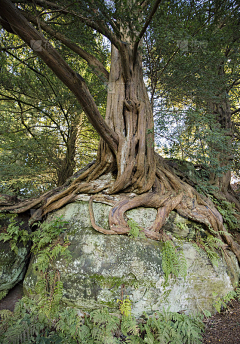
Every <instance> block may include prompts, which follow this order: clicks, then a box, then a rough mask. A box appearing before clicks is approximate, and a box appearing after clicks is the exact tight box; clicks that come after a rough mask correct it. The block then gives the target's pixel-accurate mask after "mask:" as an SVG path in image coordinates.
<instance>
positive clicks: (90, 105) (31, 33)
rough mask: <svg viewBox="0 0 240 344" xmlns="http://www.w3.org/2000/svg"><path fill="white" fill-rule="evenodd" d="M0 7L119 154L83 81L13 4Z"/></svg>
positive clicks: (4, 2) (1, 0) (7, 1)
mask: <svg viewBox="0 0 240 344" xmlns="http://www.w3.org/2000/svg"><path fill="white" fill-rule="evenodd" d="M0 5H1V13H2V16H3V17H4V18H5V19H6V20H7V21H8V22H9V23H10V25H11V27H12V28H13V30H14V32H15V33H16V34H17V35H18V36H19V37H20V38H21V39H22V40H23V41H24V42H26V43H27V44H28V45H29V46H30V47H32V48H33V49H34V48H35V50H36V53H37V54H38V56H40V57H41V59H42V60H43V61H44V62H45V63H46V65H47V66H48V67H49V68H50V69H51V70H52V71H53V72H54V73H55V74H56V76H57V77H58V78H59V79H60V80H61V81H62V82H63V83H64V84H65V85H66V86H67V87H68V88H69V89H70V90H71V91H72V92H73V94H74V95H75V96H76V98H77V100H78V101H79V103H80V104H81V106H82V108H83V110H84V112H85V114H86V115H87V117H88V119H89V121H90V122H91V124H92V125H93V127H94V128H95V129H96V130H97V132H98V133H99V135H100V136H101V137H102V138H103V140H104V141H105V142H106V143H107V144H108V145H109V147H110V148H111V150H112V151H113V152H114V153H116V151H117V145H118V135H117V134H116V133H115V132H114V131H113V130H112V129H111V128H110V127H109V126H108V125H107V124H106V122H105V121H104V119H103V117H102V116H101V114H100V112H99V110H98V108H97V106H96V104H95V102H94V100H93V97H92V96H91V94H90V92H89V90H88V88H87V86H86V83H85V81H84V79H83V78H82V77H81V76H80V75H79V74H77V73H76V72H74V71H73V70H72V68H71V67H70V66H69V65H68V64H67V63H66V61H65V60H64V59H63V58H62V56H61V55H60V54H59V53H58V52H57V51H56V50H55V49H54V48H53V46H52V45H51V44H50V42H49V41H47V40H46V39H45V38H44V37H43V36H42V35H41V34H40V33H39V32H38V31H37V30H36V29H35V28H34V27H33V26H32V25H31V24H30V23H29V22H28V21H27V20H26V18H24V17H23V16H22V15H21V13H20V12H19V11H18V9H17V8H16V7H15V6H14V5H13V4H12V2H11V1H10V0H0Z"/></svg>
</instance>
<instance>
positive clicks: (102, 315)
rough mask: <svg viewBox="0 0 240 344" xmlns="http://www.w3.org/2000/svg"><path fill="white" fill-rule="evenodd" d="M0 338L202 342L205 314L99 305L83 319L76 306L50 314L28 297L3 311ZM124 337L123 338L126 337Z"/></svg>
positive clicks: (16, 341) (11, 343) (17, 341)
mask: <svg viewBox="0 0 240 344" xmlns="http://www.w3.org/2000/svg"><path fill="white" fill-rule="evenodd" d="M0 316H1V320H0V341H1V343H3V344H30V343H38V344H42V343H53V344H54V343H55V344H58V343H63V344H65V343H69V344H120V343H122V342H125V343H129V344H144V343H148V344H159V343H160V344H161V343H162V344H165V343H166V344H168V343H172V344H173V343H175V344H179V343H182V344H185V343H186V344H198V343H201V341H200V340H201V332H202V330H203V328H204V324H203V322H202V318H203V317H202V316H196V317H192V316H187V315H185V314H178V313H173V312H168V311H165V310H163V312H162V313H160V312H156V313H155V314H154V315H153V316H151V317H150V316H148V315H146V314H144V315H143V316H142V317H141V321H140V322H138V321H137V320H136V319H135V318H134V317H132V316H128V317H127V316H124V315H123V316H122V318H119V317H118V316H116V315H113V314H110V313H109V312H108V310H107V308H103V309H98V310H95V311H93V312H91V313H90V315H89V316H85V318H84V319H83V318H82V317H81V316H80V315H79V314H78V311H77V310H76V309H75V308H69V307H67V308H63V307H62V308H61V309H59V310H58V311H56V312H55V313H54V314H52V317H51V318H47V317H46V314H45V313H44V312H42V305H40V306H39V304H38V301H36V300H34V299H31V298H28V297H24V298H23V299H21V300H20V301H19V302H18V303H17V306H16V308H15V311H14V313H12V312H10V311H5V310H4V311H1V312H0ZM123 338H124V340H123V341H122V339H123Z"/></svg>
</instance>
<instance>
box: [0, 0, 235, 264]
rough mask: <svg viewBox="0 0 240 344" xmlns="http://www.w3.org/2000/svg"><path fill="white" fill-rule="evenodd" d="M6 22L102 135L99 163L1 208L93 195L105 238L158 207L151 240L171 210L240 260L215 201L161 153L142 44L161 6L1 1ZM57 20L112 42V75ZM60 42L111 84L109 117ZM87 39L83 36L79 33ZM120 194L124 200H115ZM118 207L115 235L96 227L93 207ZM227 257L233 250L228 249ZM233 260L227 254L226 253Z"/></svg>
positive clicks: (51, 204) (39, 206)
mask: <svg viewBox="0 0 240 344" xmlns="http://www.w3.org/2000/svg"><path fill="white" fill-rule="evenodd" d="M0 5H1V23H2V26H3V28H4V29H6V30H8V31H9V32H12V33H13V34H15V35H18V36H19V38H20V39H21V40H23V41H24V42H25V43H27V45H28V46H29V47H30V48H33V49H35V51H36V54H37V55H38V56H39V57H40V58H41V59H42V60H43V61H44V62H45V63H46V65H47V66H48V67H49V68H50V69H51V70H52V71H53V72H54V73H55V74H56V76H57V77H58V78H59V79H60V80H61V81H62V82H63V83H64V84H65V85H66V86H67V87H68V88H69V90H70V91H71V92H73V94H74V95H75V97H76V100H77V101H78V102H79V103H80V104H81V107H82V108H83V110H84V112H85V114H86V115H87V117H88V119H89V121H90V122H91V124H92V125H93V127H94V128H95V130H96V131H97V132H98V133H99V135H100V137H101V139H100V142H99V148H98V155H97V159H96V161H95V162H94V163H93V164H92V165H91V166H89V167H88V168H87V169H85V171H83V172H82V173H81V174H80V175H78V176H76V177H75V178H72V179H71V180H69V182H68V183H65V185H64V186H62V187H59V188H57V189H55V190H52V191H51V192H48V193H46V194H44V195H42V196H41V197H39V198H38V199H34V200H31V201H27V202H23V203H19V204H17V205H15V206H9V207H5V208H2V209H1V210H2V211H13V212H16V213H20V212H24V211H27V210H28V209H30V208H31V209H33V208H34V209H36V212H35V214H34V215H33V220H34V219H37V218H38V216H39V214H41V215H42V214H43V215H45V214H47V213H49V212H50V211H53V210H55V209H58V208H59V207H61V206H63V205H65V204H67V203H69V202H73V201H74V200H75V199H76V197H77V195H78V194H80V193H88V194H90V195H92V196H91V199H90V202H89V203H90V204H89V208H90V215H91V220H92V225H93V227H94V228H95V229H96V230H98V231H100V232H102V233H105V234H126V233H128V232H129V230H130V228H129V227H128V225H127V223H126V221H125V219H124V213H125V212H126V211H127V210H129V209H132V208H135V207H139V206H144V207H154V208H156V209H158V213H157V216H156V220H155V222H154V224H153V225H152V227H151V228H148V229H144V233H145V235H146V236H147V237H149V238H152V239H156V240H166V239H167V235H166V234H164V233H163V231H162V225H163V224H164V222H165V220H166V218H167V217H168V215H169V213H170V212H171V211H172V210H174V209H175V210H176V211H177V212H178V213H179V214H180V215H183V216H185V217H187V218H189V219H192V220H194V221H196V222H199V223H201V224H203V225H204V226H205V227H206V228H211V231H212V233H214V235H215V236H216V237H218V238H222V241H223V244H222V248H223V249H224V250H225V248H226V244H227V245H229V247H230V248H231V250H232V251H233V252H234V253H235V254H236V256H237V257H238V259H239V261H240V247H239V246H238V244H237V243H235V242H234V240H233V239H232V237H231V236H230V235H229V234H228V232H227V230H226V229H225V227H224V225H223V219H222V216H221V215H220V213H219V212H218V211H217V210H216V208H215V207H214V205H213V203H212V202H211V201H210V200H209V199H208V198H207V197H205V196H202V195H200V194H199V193H198V192H197V191H196V190H195V189H194V188H193V187H192V186H191V185H190V184H189V183H187V182H186V181H183V180H181V179H180V178H179V177H178V176H177V175H176V174H175V172H174V170H173V169H172V168H171V167H170V166H169V165H168V164H167V163H166V162H165V161H164V159H163V158H161V157H160V156H158V155H157V154H156V153H155V152H154V122H153V113H152V106H151V104H150V102H149V98H148V93H147V90H146V87H145V84H144V80H143V70H142V56H141V45H142V38H143V36H144V34H145V33H146V31H147V30H148V27H149V24H150V22H151V20H152V18H153V16H156V15H160V12H158V10H159V9H160V8H161V6H162V1H161V0H155V1H126V2H121V1H117V0H115V1H106V2H105V1H104V2H102V1H97V0H93V1H91V0H90V1H77V2H73V3H71V2H70V1H67V2H65V1H55V2H50V1H47V0H35V1H34V2H32V1H27V0H26V1H16V5H14V4H13V2H11V1H10V0H1V1H0ZM52 16H56V18H57V17H58V16H66V20H69V19H72V18H74V20H78V21H80V22H82V23H83V24H84V25H85V26H87V27H89V28H90V29H91V30H94V31H95V32H96V31H97V32H99V34H101V35H103V36H105V37H106V39H108V41H109V42H110V43H111V69H110V73H109V72H108V71H107V70H106V69H105V67H104V66H103V64H102V63H101V61H99V60H98V59H96V57H95V56H93V54H90V53H89V52H88V51H87V50H84V49H83V48H82V47H79V46H78V45H77V44H76V43H75V42H73V41H71V40H70V39H69V38H68V37H67V35H66V36H65V35H64V34H63V33H61V32H58V31H56V30H55V28H53V27H52V26H51V20H49V19H52ZM43 32H45V34H46V35H47V36H48V37H51V39H53V40H54V39H57V40H59V41H60V42H61V43H62V44H64V45H66V46H67V47H68V48H69V49H70V50H71V51H72V52H74V53H76V54H78V55H79V57H80V58H82V59H85V60H86V61H87V62H88V64H89V65H90V66H91V67H92V69H93V72H94V73H96V74H97V75H98V76H99V77H101V78H102V80H105V81H106V82H107V84H108V96H107V110H106V115H105V118H103V117H102V116H101V114H100V112H99V109H98V108H97V106H96V104H95V102H94V99H93V97H92V95H91V94H90V92H89V89H88V87H87V85H86V83H85V81H84V79H83V77H82V76H81V75H80V74H79V73H78V71H75V70H74V69H73V68H71V67H70V65H68V64H67V63H66V61H65V60H64V59H63V58H62V57H61V55H60V53H59V52H58V51H57V49H55V48H54V47H53V45H52V44H50V42H49V41H48V40H47V39H46V38H45V36H44V35H43ZM79 35H81V32H79ZM116 195H117V196H118V197H116ZM93 200H101V201H103V202H108V203H110V204H112V206H113V208H112V210H111V211H110V214H109V225H110V230H106V229H104V228H100V227H99V226H97V225H96V224H95V221H94V215H93V213H92V206H91V205H92V201H93ZM225 251H226V250H225ZM226 255H227V253H226Z"/></svg>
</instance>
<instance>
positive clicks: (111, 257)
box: [24, 201, 239, 317]
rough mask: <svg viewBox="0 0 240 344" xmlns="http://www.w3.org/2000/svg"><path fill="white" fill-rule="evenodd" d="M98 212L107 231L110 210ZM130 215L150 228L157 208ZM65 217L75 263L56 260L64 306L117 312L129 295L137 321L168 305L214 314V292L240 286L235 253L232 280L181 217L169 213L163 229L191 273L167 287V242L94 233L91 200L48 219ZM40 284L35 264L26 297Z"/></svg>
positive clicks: (99, 208) (104, 207)
mask: <svg viewBox="0 0 240 344" xmlns="http://www.w3.org/2000/svg"><path fill="white" fill-rule="evenodd" d="M93 210H94V216H95V221H96V223H97V224H99V225H100V226H102V227H104V228H106V229H107V225H108V213H109V210H110V206H108V205H106V204H102V203H95V202H94V203H93ZM126 215H127V216H128V217H131V218H132V219H134V220H135V221H136V222H138V223H139V225H140V226H143V225H144V226H146V225H149V226H150V225H151V224H152V223H153V221H154V219H155V216H156V210H155V209H151V208H138V209H134V210H130V211H129V212H127V214H126ZM60 216H62V219H63V220H65V221H68V222H69V225H68V229H67V230H66V232H65V236H66V237H68V240H69V241H70V243H71V245H70V246H69V250H70V251H71V254H72V262H71V263H70V264H69V265H68V266H67V267H66V266H65V265H64V262H63V261H56V262H55V267H56V269H58V270H59V271H60V273H61V280H62V281H63V286H64V293H63V302H65V303H66V304H68V305H73V306H75V307H77V308H79V309H81V310H84V311H87V312H88V311H91V310H93V309H96V308H99V307H101V306H104V305H105V306H107V307H108V308H109V309H110V310H111V311H116V310H117V309H118V304H117V299H120V298H121V297H122V296H124V297H126V296H127V295H128V296H129V299H130V300H131V301H132V314H133V315H135V316H136V317H139V316H140V315H141V314H142V313H143V311H145V312H146V313H147V314H153V313H154V312H155V311H157V310H159V311H161V310H162V309H163V307H165V308H169V309H170V311H176V312H177V311H184V312H186V313H195V312H197V311H202V310H209V311H213V302H214V296H213V292H218V295H219V296H220V297H221V296H224V295H226V294H227V293H228V292H229V291H231V290H233V288H234V286H235V285H234V283H237V282H238V279H239V267H238V262H237V259H236V257H235V256H234V254H231V258H232V259H231V261H232V263H231V264H232V269H231V270H234V271H235V272H236V273H235V276H230V272H229V268H228V265H227V264H226V262H225V260H224V259H223V258H222V257H220V256H219V262H218V266H217V267H216V266H213V265H212V263H211V261H210V260H209V258H208V256H207V254H206V252H205V251H204V250H202V249H201V248H198V249H197V248H196V247H195V246H194V245H193V244H192V243H191V241H190V240H191V239H192V238H193V237H194V226H192V224H191V223H190V222H191V221H188V220H186V219H184V218H181V219H180V217H179V215H176V213H171V214H170V216H169V219H168V221H167V222H166V224H165V227H164V228H165V230H166V231H169V232H171V234H172V236H173V242H174V243H175V245H176V246H178V247H181V250H182V252H183V255H184V257H185V260H186V265H187V273H186V276H181V275H179V276H177V277H176V276H170V278H169V280H168V282H167V283H166V281H165V276H164V272H163V268H162V248H163V243H162V242H157V241H155V240H151V239H148V238H130V237H129V236H127V235H104V234H101V233H99V232H97V231H95V230H94V229H93V228H92V227H91V222H90V218H89V211H88V202H87V201H79V202H75V203H71V204H68V205H67V206H65V207H63V208H61V209H59V210H57V211H56V212H55V213H53V214H51V215H49V216H48V220H50V219H51V218H52V217H60ZM176 221H177V223H178V222H179V221H182V222H183V223H185V224H186V225H188V226H185V227H182V228H185V229H184V230H183V231H182V233H181V230H180V229H181V226H180V227H179V226H177V225H176ZM33 259H37V257H35V258H33ZM230 277H231V278H232V281H231V278H230ZM36 280H37V272H36V271H33V269H32V264H30V266H29V269H28V272H27V275H26V277H25V280H24V290H25V293H30V292H33V293H34V285H35V283H36Z"/></svg>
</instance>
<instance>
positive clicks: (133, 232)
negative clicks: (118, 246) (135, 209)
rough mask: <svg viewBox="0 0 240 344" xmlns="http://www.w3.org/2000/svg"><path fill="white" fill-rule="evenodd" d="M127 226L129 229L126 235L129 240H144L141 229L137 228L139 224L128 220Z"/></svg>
mask: <svg viewBox="0 0 240 344" xmlns="http://www.w3.org/2000/svg"><path fill="white" fill-rule="evenodd" d="M127 224H128V226H129V227H130V232H129V233H128V235H129V236H130V237H131V238H145V234H144V232H143V229H142V228H141V227H140V226H139V224H138V223H137V222H136V221H135V220H133V219H131V218H130V219H129V220H128V221H127Z"/></svg>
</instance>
